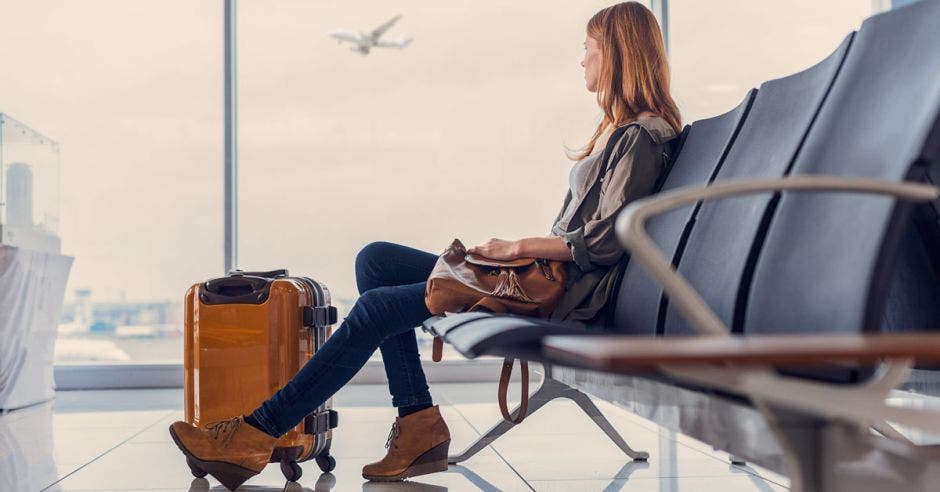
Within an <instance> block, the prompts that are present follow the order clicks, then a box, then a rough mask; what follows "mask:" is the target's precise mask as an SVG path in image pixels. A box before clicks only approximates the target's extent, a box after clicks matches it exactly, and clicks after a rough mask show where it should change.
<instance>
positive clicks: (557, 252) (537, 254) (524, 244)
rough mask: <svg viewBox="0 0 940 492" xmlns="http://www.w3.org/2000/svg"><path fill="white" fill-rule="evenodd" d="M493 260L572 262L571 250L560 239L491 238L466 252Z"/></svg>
mask: <svg viewBox="0 0 940 492" xmlns="http://www.w3.org/2000/svg"><path fill="white" fill-rule="evenodd" d="M467 252H468V253H473V254H477V255H480V256H484V257H486V258H492V259H494V260H514V259H516V258H544V259H546V260H561V261H572V260H573V259H574V258H572V256H571V250H570V249H569V248H568V245H566V244H565V241H564V240H563V239H562V238H560V237H557V236H556V237H527V238H523V239H519V240H518V241H504V240H502V239H496V238H492V239H490V240H489V241H487V242H486V243H484V244H482V245H480V246H474V247H472V248H470V249H468V250H467Z"/></svg>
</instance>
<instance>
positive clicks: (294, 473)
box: [281, 461, 304, 482]
mask: <svg viewBox="0 0 940 492" xmlns="http://www.w3.org/2000/svg"><path fill="white" fill-rule="evenodd" d="M281 473H283V474H284V478H286V479H287V481H288V482H296V481H298V480H300V476H301V475H303V474H304V471H303V469H302V468H300V465H298V464H297V462H296V461H282V462H281Z"/></svg>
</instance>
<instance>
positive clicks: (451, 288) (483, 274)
mask: <svg viewBox="0 0 940 492" xmlns="http://www.w3.org/2000/svg"><path fill="white" fill-rule="evenodd" d="M564 293H565V266H564V262H561V261H555V260H545V259H541V258H517V259H514V260H494V259H490V258H484V257H482V256H478V255H474V254H470V253H467V248H466V247H464V245H463V243H461V242H460V240H459V239H454V242H453V243H451V245H450V246H449V247H448V248H447V249H446V250H445V251H444V253H443V254H441V256H440V258H438V260H437V263H436V264H435V265H434V270H432V271H431V275H430V276H429V277H428V282H427V287H426V290H425V295H424V302H425V304H427V307H428V310H429V311H430V312H431V314H436V315H440V314H444V313H445V312H448V313H459V312H465V311H479V310H485V311H490V312H495V313H513V314H522V315H526V316H533V317H539V318H547V317H548V315H549V314H551V312H552V311H553V310H554V309H555V306H556V305H557V304H558V301H559V300H561V297H562V295H564ZM443 346H444V342H443V340H441V338H440V337H434V346H433V351H432V359H433V360H434V361H435V362H437V361H440V360H441V352H442V351H443ZM512 365H513V359H510V358H505V359H503V370H502V374H501V375H500V380H499V408H500V411H502V413H503V418H504V419H506V420H507V421H509V422H512V423H514V424H518V423H519V422H522V420H523V419H524V418H525V413H526V407H527V404H528V395H529V364H528V362H526V361H525V360H520V362H519V368H520V371H521V373H522V398H521V403H520V405H519V415H518V416H517V417H516V419H515V420H513V419H512V418H511V417H510V415H509V410H508V408H507V406H506V390H507V388H508V385H509V377H510V375H511V373H512Z"/></svg>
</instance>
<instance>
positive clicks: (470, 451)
mask: <svg viewBox="0 0 940 492" xmlns="http://www.w3.org/2000/svg"><path fill="white" fill-rule="evenodd" d="M545 382H546V380H544V379H543V380H542V384H541V385H540V386H539V388H538V389H537V390H535V393H532V395H531V396H529V407H528V410H527V412H526V413H527V416H528V415H532V414H533V413H535V412H536V411H537V410H538V409H540V408H542V407H543V406H545V404H546V403H548V402H550V401H552V400H554V399H555V398H559V397H560V396H561V395H554V394H551V390H552V386H551V385H546V384H545ZM518 414H519V405H516V406H515V408H513V409H512V411H511V412H509V416H510V417H511V418H513V419H515V418H516V416H517V415H518ZM513 427H515V424H513V423H512V422H508V421H506V420H505V419H500V420H499V422H497V423H496V425H494V426H493V427H491V428H490V430H488V431H486V433H485V434H483V435H482V436H480V437H479V438H478V439H477V440H476V441H474V442H473V444H471V445H470V446H467V449H465V450H464V451H463V452H461V453H460V454H457V455H452V456H448V457H447V462H448V463H450V464H451V465H455V464H457V463H460V462H461V461H466V460H468V459H470V457H471V456H473V455H475V454H477V453H478V452H480V450H482V449H483V448H485V447H487V446H489V445H490V443H491V442H493V441H495V440H496V439H498V438H499V436H501V435H503V434H505V433H506V431H508V430H509V429H512V428H513Z"/></svg>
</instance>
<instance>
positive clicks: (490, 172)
mask: <svg viewBox="0 0 940 492" xmlns="http://www.w3.org/2000/svg"><path fill="white" fill-rule="evenodd" d="M609 3H610V2H606V1H579V2H551V3H546V2H541V1H534V0H532V1H524V2H499V3H497V2H482V3H481V2H471V1H460V2H426V1H418V0H413V1H405V2H396V3H395V5H394V6H391V5H389V4H388V3H386V2H368V3H365V4H364V3H361V2H359V3H350V2H329V3H326V4H324V3H322V2H306V1H302V0H296V1H284V0H269V1H251V2H241V3H240V4H239V16H238V22H239V26H238V32H239V45H238V49H239V118H240V119H239V128H240V137H239V138H240V144H239V162H240V170H239V173H240V190H239V196H240V208H239V213H240V216H241V223H240V227H241V241H240V253H239V255H240V264H241V265H242V266H243V267H244V268H246V269H249V268H250V269H256V268H274V267H282V266H287V267H289V268H290V269H291V270H293V271H296V272H298V273H301V272H302V273H304V274H309V275H311V276H313V277H315V278H317V279H320V280H322V281H323V282H325V283H326V284H327V285H329V287H330V288H331V290H332V292H333V296H334V302H335V303H336V304H337V306H338V307H339V309H340V315H341V316H343V315H345V314H346V313H347V312H348V310H349V308H350V307H352V305H353V303H354V302H355V300H356V298H357V296H358V291H357V290H356V284H355V276H354V261H355V257H356V253H357V252H358V251H359V250H360V249H361V248H362V247H363V246H365V245H366V244H368V243H369V242H372V241H379V240H381V241H392V242H396V243H401V244H405V245H408V246H411V247H414V248H418V249H422V250H425V251H428V252H431V253H434V254H439V253H440V252H441V251H443V250H444V248H445V247H446V246H448V245H449V244H450V243H451V241H452V240H453V239H454V238H455V237H458V238H460V239H461V240H462V241H463V242H464V243H465V244H467V245H468V246H470V245H473V244H477V243H482V242H484V241H486V240H487V239H488V238H489V237H499V238H504V239H517V238H522V237H531V236H544V235H546V234H548V232H549V230H550V228H551V225H552V219H554V217H555V214H556V213H557V212H558V209H559V208H560V207H561V204H562V199H563V198H564V195H565V191H566V188H567V186H568V183H567V180H568V172H569V169H570V166H571V164H572V162H571V161H569V160H568V159H566V157H565V153H564V150H565V147H566V146H567V147H569V148H575V147H580V146H581V145H583V144H584V143H585V142H586V140H587V139H588V137H590V135H591V133H592V130H593V125H596V123H597V118H598V116H599V112H598V110H597V106H596V103H595V102H594V101H595V99H594V95H593V94H590V93H588V92H587V91H586V90H585V88H584V80H583V77H582V69H581V66H580V62H581V58H582V53H583V51H582V43H583V42H584V30H585V24H586V22H587V20H588V19H589V18H590V17H591V15H592V14H593V13H594V12H596V11H597V10H598V9H600V8H602V7H604V6H606V5H608V4H609ZM397 14H401V15H402V17H401V19H400V20H399V21H398V22H397V23H396V24H395V25H394V26H393V27H392V28H391V29H390V30H389V31H388V36H390V37H392V38H397V37H399V36H407V37H412V38H414V40H413V42H412V43H411V44H410V45H409V46H408V47H407V48H405V49H403V50H398V49H395V48H383V49H375V50H373V51H372V52H371V53H370V54H368V55H367V56H363V55H361V54H359V53H357V52H354V51H352V50H351V49H350V45H349V44H343V45H340V44H339V43H338V42H337V40H335V39H332V38H330V37H328V36H327V32H328V31H330V30H332V29H336V28H346V29H349V30H354V31H362V32H369V31H371V30H372V29H374V28H375V27H377V26H379V25H380V24H382V23H383V22H385V21H386V20H388V19H389V18H391V17H393V16H395V15H397ZM419 339H420V340H421V341H422V343H424V344H427V343H428V342H429V339H427V338H424V337H423V336H422V337H420V338H419ZM421 352H422V356H424V357H429V356H430V349H429V347H428V346H427V345H425V346H424V347H422V350H421ZM378 356H379V355H378V353H377V354H376V357H378Z"/></svg>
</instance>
